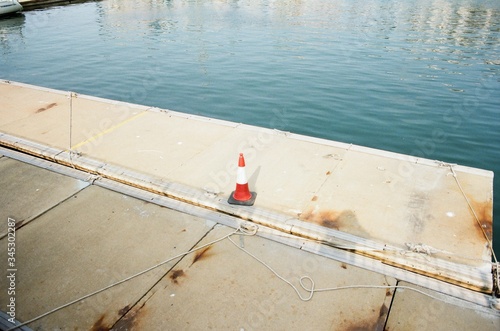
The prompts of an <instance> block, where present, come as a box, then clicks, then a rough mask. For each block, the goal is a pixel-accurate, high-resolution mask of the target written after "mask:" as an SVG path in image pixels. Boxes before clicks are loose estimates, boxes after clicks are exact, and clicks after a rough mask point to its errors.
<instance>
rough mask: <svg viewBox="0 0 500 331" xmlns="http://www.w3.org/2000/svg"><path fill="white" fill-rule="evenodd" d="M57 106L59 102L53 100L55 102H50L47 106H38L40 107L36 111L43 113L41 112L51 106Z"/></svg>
mask: <svg viewBox="0 0 500 331" xmlns="http://www.w3.org/2000/svg"><path fill="white" fill-rule="evenodd" d="M55 106H57V103H55V102H53V103H51V104H48V105H47V106H45V107H41V108H38V109H37V110H36V111H35V113H41V112H43V111H46V110H49V109H50V108H53V107H55Z"/></svg>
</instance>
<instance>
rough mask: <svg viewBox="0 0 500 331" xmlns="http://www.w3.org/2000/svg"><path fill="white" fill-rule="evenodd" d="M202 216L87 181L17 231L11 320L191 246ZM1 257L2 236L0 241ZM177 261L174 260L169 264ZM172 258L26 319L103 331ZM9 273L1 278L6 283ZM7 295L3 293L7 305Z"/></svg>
mask: <svg viewBox="0 0 500 331" xmlns="http://www.w3.org/2000/svg"><path fill="white" fill-rule="evenodd" d="M211 226H212V225H211V224H208V225H207V224H206V222H205V221H204V220H201V219H198V218H196V217H192V216H188V215H186V214H182V213H179V212H176V211H173V210H169V209H166V208H162V207H159V206H157V205H153V204H150V203H146V202H143V201H141V200H137V199H134V198H131V197H128V196H125V195H122V194H118V193H115V192H112V191H109V190H105V189H102V188H99V187H96V186H91V187H88V188H86V189H84V190H83V191H80V192H78V193H77V194H74V195H73V196H72V197H71V198H70V199H68V200H66V201H64V202H63V203H62V204H59V205H58V206H56V207H55V208H52V209H50V210H49V211H47V212H46V213H44V214H43V215H41V216H39V217H38V218H36V219H35V220H34V221H32V222H30V223H29V224H27V225H25V226H23V227H22V228H20V229H19V230H18V231H17V233H16V268H17V272H16V293H15V300H16V318H17V319H18V320H20V321H26V320H29V319H32V318H34V317H36V316H39V315H41V314H43V313H46V312H47V311H49V310H51V309H53V308H55V307H58V306H60V305H63V304H66V303H68V302H71V301H72V300H75V299H77V298H79V297H82V296H84V295H86V294H88V293H91V292H93V291H96V290H98V289H101V288H103V287H106V286H108V285H110V284H112V283H114V282H117V281H120V280H122V279H124V278H126V277H128V276H131V275H133V274H136V273H138V272H140V271H142V270H144V269H146V268H148V267H151V266H153V265H155V264H158V263H160V262H162V261H164V260H166V259H168V258H170V257H172V256H175V255H176V254H178V253H180V252H183V251H187V250H189V249H190V248H191V247H192V246H193V245H195V244H196V243H197V242H198V241H199V240H200V239H201V238H202V237H203V236H204V235H205V233H206V232H207V231H208V230H209V229H210V228H211ZM0 247H1V250H0V255H1V256H6V255H7V252H6V247H7V245H6V238H3V239H2V240H0ZM174 262H175V261H174ZM174 262H170V263H167V264H165V265H163V266H161V267H158V268H156V269H154V270H151V271H150V272H148V273H145V274H144V275H142V276H139V277H137V278H134V279H132V280H130V281H128V282H126V283H123V284H121V285H118V286H116V287H113V288H111V289H109V290H107V291H105V292H102V293H100V294H96V295H95V296H92V297H89V298H87V299H85V300H83V301H80V302H78V303H75V304H73V305H71V306H69V307H67V308H64V309H62V310H60V311H57V312H55V313H53V314H51V315H48V316H46V317H44V318H42V319H40V320H37V321H35V322H33V323H30V324H29V326H30V327H31V328H33V329H41V330H53V329H61V330H69V329H71V330H90V329H94V330H101V329H103V328H104V327H105V326H111V325H113V324H114V323H115V321H116V320H118V319H119V318H120V317H121V316H122V315H123V314H125V313H126V312H127V311H128V309H129V308H130V307H132V306H134V305H135V303H136V302H137V301H138V300H139V299H140V298H141V297H142V296H143V295H144V293H146V292H148V290H149V289H150V288H151V287H152V286H153V285H154V284H155V283H156V282H158V280H160V279H161V278H162V277H163V276H164V275H165V273H166V272H167V271H168V270H169V269H170V268H171V267H172V265H173V263H174ZM6 282H7V278H6V277H2V278H1V279H0V285H1V288H7V286H6V285H7V284H6ZM6 300H8V297H7V296H5V295H2V296H1V297H0V305H1V306H2V307H6V304H7V301H6Z"/></svg>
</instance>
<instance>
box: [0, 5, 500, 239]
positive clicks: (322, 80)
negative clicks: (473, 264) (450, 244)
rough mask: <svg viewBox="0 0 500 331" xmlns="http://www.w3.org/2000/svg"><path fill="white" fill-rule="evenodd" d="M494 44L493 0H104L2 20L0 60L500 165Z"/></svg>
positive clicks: (124, 90)
mask: <svg viewBox="0 0 500 331" xmlns="http://www.w3.org/2000/svg"><path fill="white" fill-rule="evenodd" d="M499 41H500V1H497V0H492V1H488V0H422V1H385V0H378V1H377V0H374V1H361V0H274V1H272V0H211V1H196V0H170V1H169V0H134V1H133V0H103V1H99V2H87V3H84V4H78V5H70V6H65V7H54V8H48V9H46V10H42V11H34V12H25V13H24V16H20V17H16V18H13V19H8V20H0V52H1V54H2V55H1V58H0V67H1V68H2V69H1V76H2V78H4V79H10V80H16V81H22V82H26V83H31V84H37V85H43V86H47V87H53V88H58V89H64V90H74V91H77V92H81V93H86V94H91V95H96V96H102V97H106V98H110V99H118V100H124V101H128V102H134V103H140V104H147V105H151V106H158V107H161V108H170V109H175V110H178V111H184V112H188V113H196V114H201V115H205V116H211V117H216V118H222V119H226V120H231V121H236V122H244V123H248V124H254V125H260V126H266V127H276V126H277V125H279V129H281V130H286V131H292V132H296V133H301V134H306V135H311V136H317V137H322V138H327V139H333V140H338V141H345V142H352V143H354V144H359V145H364V146H369V147H374V148H380V149H386V150H391V151H395V152H400V153H404V154H413V155H418V156H423V157H426V158H429V159H439V160H443V161H448V162H453V163H460V164H464V165H470V166H474V167H479V168H485V169H491V170H495V171H497V172H500V164H499V163H498V160H499V159H500V149H499V147H498V146H497V144H498V142H500V123H499V121H498V118H499V116H500V114H499V112H500V97H499V96H500V67H499V65H500V42H499ZM276 114H279V118H280V122H279V123H277V122H276V116H277V115H276ZM437 136H439V137H440V139H438V140H436V139H434V138H433V137H437ZM485 151H486V152H485ZM497 178H499V177H498V176H497ZM494 196H495V199H496V200H495V203H494V206H495V213H496V214H498V212H500V209H499V208H500V200H498V197H500V190H499V184H498V179H496V182H495V195H494ZM495 233H499V234H500V222H496V223H495ZM497 238H498V237H497ZM496 242H500V240H496Z"/></svg>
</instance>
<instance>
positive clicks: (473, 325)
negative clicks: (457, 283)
mask: <svg viewBox="0 0 500 331" xmlns="http://www.w3.org/2000/svg"><path fill="white" fill-rule="evenodd" d="M398 285H402V286H412V287H415V288H417V289H419V290H421V291H424V292H425V293H428V294H430V295H432V296H435V297H437V298H440V299H441V300H444V301H440V300H436V299H433V298H430V297H428V296H425V295H422V294H420V293H417V292H414V291H410V290H405V289H398V290H397V291H396V293H395V295H394V300H393V303H392V308H391V311H390V314H389V319H388V321H387V325H386V330H388V331H390V330H436V331H440V330H443V331H445V330H478V331H479V330H484V331H490V330H491V331H493V330H500V314H498V311H496V312H495V311H490V312H486V311H483V310H474V309H472V307H461V306H457V305H453V304H451V303H446V301H449V298H447V297H445V296H443V295H441V294H439V293H437V292H434V291H429V290H426V289H424V288H422V287H419V286H415V285H412V284H408V283H405V282H401V283H399V284H398Z"/></svg>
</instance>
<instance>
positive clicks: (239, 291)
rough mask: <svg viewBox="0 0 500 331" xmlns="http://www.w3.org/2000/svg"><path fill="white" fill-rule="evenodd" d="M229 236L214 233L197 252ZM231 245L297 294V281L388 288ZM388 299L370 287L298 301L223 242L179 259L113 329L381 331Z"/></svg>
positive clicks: (252, 242)
mask: <svg viewBox="0 0 500 331" xmlns="http://www.w3.org/2000/svg"><path fill="white" fill-rule="evenodd" d="M231 232H232V230H231V229H228V228H227V227H224V226H217V227H216V228H214V229H213V230H212V231H211V232H210V233H209V234H208V235H207V236H206V237H205V238H203V241H202V242H200V244H199V245H202V244H207V243H210V242H211V241H213V240H216V239H219V238H222V237H224V236H225V235H227V234H229V233H231ZM232 239H233V240H234V242H235V243H236V244H238V245H243V246H244V248H245V249H247V250H248V251H250V252H251V253H252V254H254V255H255V256H257V257H258V258H259V259H261V260H262V261H264V262H265V263H267V264H268V265H269V266H271V267H272V268H273V269H274V270H275V271H276V272H277V273H279V274H280V275H281V276H283V277H285V278H286V279H288V280H289V281H290V282H292V283H293V284H294V285H295V286H297V287H299V288H300V285H299V278H300V277H301V276H305V275H307V276H310V277H312V278H313V280H314V281H315V284H316V288H326V287H336V286H346V285H360V284H362V285H388V284H395V280H394V279H392V278H390V277H385V276H383V275H380V274H375V273H373V272H369V271H366V270H362V269H359V268H356V267H352V266H349V265H346V264H342V263H339V262H336V261H333V260H330V259H326V258H323V257H320V256H317V255H314V254H310V253H307V252H304V251H301V250H298V249H295V248H291V247H288V246H284V245H281V244H278V243H276V242H272V241H269V240H266V239H262V238H259V237H257V236H252V237H247V236H245V237H240V236H239V235H235V236H233V237H232ZM305 282H306V281H305ZM300 293H301V295H302V296H304V297H307V296H308V293H307V292H305V291H304V290H302V289H301V290H300ZM391 298H392V291H391V290H388V289H383V288H382V289H381V288H378V289H377V288H372V289H344V290H338V291H332V292H324V293H316V294H315V295H314V296H313V298H312V300H310V301H308V302H304V301H301V300H300V299H299V297H298V296H297V294H296V293H295V291H294V290H293V289H292V288H291V287H290V286H289V285H288V284H286V283H285V282H283V281H282V280H280V279H278V277H276V276H275V275H274V274H273V273H272V272H271V271H269V269H267V268H266V267H264V266H263V265H262V264H261V263H259V262H257V261H256V260H255V259H254V258H252V257H251V256H249V255H247V254H246V253H245V252H243V251H241V250H239V249H238V248H237V247H235V246H234V245H233V243H231V242H230V241H229V240H228V239H225V240H223V241H220V242H218V243H215V244H213V245H210V246H207V247H206V248H203V249H202V250H200V251H198V252H196V253H193V254H192V255H190V256H186V257H185V258H184V259H182V260H181V261H180V262H179V263H178V264H177V265H176V266H175V267H174V268H173V269H172V270H171V271H170V272H169V273H168V274H167V277H164V278H163V279H162V280H161V281H160V282H159V283H158V284H157V285H156V286H155V287H154V288H153V289H152V290H151V292H149V293H148V294H147V295H146V296H144V298H142V299H141V301H140V302H138V303H137V305H135V306H134V307H132V309H131V310H130V311H129V312H128V313H127V314H126V315H125V316H124V317H123V318H122V319H121V320H120V321H119V322H118V323H117V324H116V325H115V326H114V329H115V330H126V329H139V330H166V329H173V330H179V329H182V330H185V329H190V330H201V329H203V330H207V329H215V330H263V329H265V330H283V329H295V330H348V329H353V330H354V329H356V330H357V329H366V330H382V329H383V327H384V324H385V318H386V315H387V312H388V307H389V305H390V300H391Z"/></svg>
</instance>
